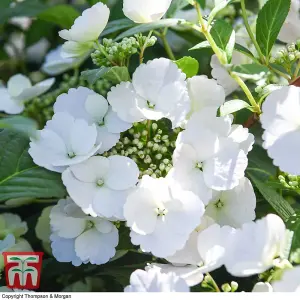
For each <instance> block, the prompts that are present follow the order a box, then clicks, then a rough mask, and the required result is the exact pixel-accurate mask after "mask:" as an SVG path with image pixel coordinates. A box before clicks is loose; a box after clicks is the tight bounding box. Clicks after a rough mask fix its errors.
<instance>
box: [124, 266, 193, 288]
mask: <svg viewBox="0 0 300 300" xmlns="http://www.w3.org/2000/svg"><path fill="white" fill-rule="evenodd" d="M189 291H190V290H189V287H188V285H187V284H186V282H185V281H184V280H183V279H182V278H180V277H178V276H176V275H175V274H174V273H168V274H164V273H161V272H160V270H159V268H150V269H148V270H147V271H144V270H136V271H134V272H133V273H132V274H131V276H130V285H128V286H127V287H125V289H124V292H126V293H129V292H130V293H133V292H135V293H137V292H148V293H151V292H164V293H167V292H189Z"/></svg>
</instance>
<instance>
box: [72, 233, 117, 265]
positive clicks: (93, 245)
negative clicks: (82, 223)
mask: <svg viewBox="0 0 300 300" xmlns="http://www.w3.org/2000/svg"><path fill="white" fill-rule="evenodd" d="M118 243H119V235H118V230H117V229H116V228H115V227H114V229H113V230H112V231H111V232H110V233H101V232H99V231H98V230H97V229H96V228H93V229H90V230H88V231H86V232H84V233H83V234H82V235H80V236H79V237H78V238H77V239H76V240H75V251H76V255H77V256H78V257H80V259H81V260H83V261H87V260H89V261H90V263H91V264H96V265H101V264H105V263H107V262H108V261H109V260H110V258H112V257H113V256H114V255H115V253H116V249H115V247H116V246H117V245H118ZM87 245H89V246H88V247H87Z"/></svg>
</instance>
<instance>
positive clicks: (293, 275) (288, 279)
mask: <svg viewBox="0 0 300 300" xmlns="http://www.w3.org/2000/svg"><path fill="white" fill-rule="evenodd" d="M299 278H300V266H297V267H295V268H293V269H287V270H285V271H284V273H283V275H282V277H281V279H280V280H279V281H274V282H273V283H272V286H273V289H274V292H278V293H282V292H296V293H299V292H300V280H299Z"/></svg>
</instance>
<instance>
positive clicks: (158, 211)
mask: <svg viewBox="0 0 300 300" xmlns="http://www.w3.org/2000/svg"><path fill="white" fill-rule="evenodd" d="M155 212H156V214H157V216H158V217H164V216H165V215H166V214H167V213H168V210H167V209H166V208H159V207H157V208H156V209H155Z"/></svg>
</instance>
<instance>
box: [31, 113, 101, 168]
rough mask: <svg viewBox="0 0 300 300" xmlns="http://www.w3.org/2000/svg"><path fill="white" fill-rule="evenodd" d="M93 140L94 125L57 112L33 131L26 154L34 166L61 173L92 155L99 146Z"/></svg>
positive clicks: (94, 135)
mask: <svg viewBox="0 0 300 300" xmlns="http://www.w3.org/2000/svg"><path fill="white" fill-rule="evenodd" d="M96 139H97V129H96V126H95V125H94V124H92V125H89V124H88V123H87V122H86V121H85V120H82V119H75V118H74V117H72V116H71V115H69V114H67V113H61V112H59V113H56V114H55V115H54V116H53V118H52V120H50V121H48V122H47V123H46V126H45V128H44V129H43V130H39V131H38V132H37V137H36V138H31V142H30V148H29V151H28V152H29V154H30V155H31V157H32V159H33V161H34V162H35V163H36V164H37V165H39V166H41V167H44V168H46V169H48V170H51V171H55V172H62V171H63V170H65V169H66V168H67V167H68V166H69V165H74V164H78V163H80V162H83V161H85V160H87V159H88V158H89V157H91V156H92V155H94V154H95V153H96V152H97V150H98V149H99V147H100V146H101V145H96Z"/></svg>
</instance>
